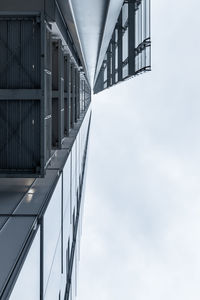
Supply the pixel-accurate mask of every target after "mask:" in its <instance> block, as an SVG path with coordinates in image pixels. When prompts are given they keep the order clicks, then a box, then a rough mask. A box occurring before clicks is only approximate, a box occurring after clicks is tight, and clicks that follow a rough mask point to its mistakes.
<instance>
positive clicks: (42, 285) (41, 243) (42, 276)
mask: <svg viewBox="0 0 200 300" xmlns="http://www.w3.org/2000/svg"><path fill="white" fill-rule="evenodd" d="M39 223H40V300H43V295H44V218H43V217H41V219H40V221H39Z"/></svg>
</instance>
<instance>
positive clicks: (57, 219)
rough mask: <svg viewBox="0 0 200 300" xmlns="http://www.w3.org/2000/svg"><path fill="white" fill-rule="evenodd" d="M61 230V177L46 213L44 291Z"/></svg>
mask: <svg viewBox="0 0 200 300" xmlns="http://www.w3.org/2000/svg"><path fill="white" fill-rule="evenodd" d="M60 231H61V177H60V179H59V181H58V183H57V186H56V188H55V190H54V193H53V195H52V197H51V200H50V203H49V205H48V207H47V210H46V212H45V214H44V291H45V289H46V286H47V282H48V278H49V275H50V271H51V265H52V262H53V257H54V254H55V250H56V246H57V242H58V239H59V235H60Z"/></svg>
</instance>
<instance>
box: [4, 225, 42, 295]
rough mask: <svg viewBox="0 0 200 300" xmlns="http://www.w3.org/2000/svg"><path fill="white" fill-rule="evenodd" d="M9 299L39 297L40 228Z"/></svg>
mask: <svg viewBox="0 0 200 300" xmlns="http://www.w3.org/2000/svg"><path fill="white" fill-rule="evenodd" d="M9 299H10V300H17V299H29V300H39V299H40V228H39V229H38V231H37V234H36V236H35V238H34V241H33V243H32V245H31V248H30V250H29V253H28V255H27V257H26V260H25V262H24V265H23V267H22V269H21V272H20V274H19V277H18V279H17V282H16V284H15V286H14V288H13V291H12V294H11V296H10V298H9Z"/></svg>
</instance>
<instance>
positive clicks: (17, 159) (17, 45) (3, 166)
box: [0, 14, 51, 177]
mask: <svg viewBox="0 0 200 300" xmlns="http://www.w3.org/2000/svg"><path fill="white" fill-rule="evenodd" d="M50 45H51V43H50V29H49V28H48V26H47V25H46V22H45V20H44V19H43V18H41V17H40V16H38V15H37V14H36V15H23V16H22V15H15V16H14V15H12V16H10V15H1V16H0V53H1V55H0V57H1V58H0V60H1V61H0V73H1V76H0V122H1V134H0V136H1V150H0V176H5V175H6V176H28V177H30V176H43V175H44V172H45V166H46V163H47V161H48V160H49V158H50V155H51V148H50V147H51V138H50V134H49V128H50V126H51V125H50V124H51V123H50V122H51V120H50V119H51V61H49V58H50V52H51V46H50Z"/></svg>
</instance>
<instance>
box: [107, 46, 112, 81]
mask: <svg viewBox="0 0 200 300" xmlns="http://www.w3.org/2000/svg"><path fill="white" fill-rule="evenodd" d="M110 62H111V43H110V44H109V46H108V50H107V87H109V86H111V80H110V79H111V68H110Z"/></svg>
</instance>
